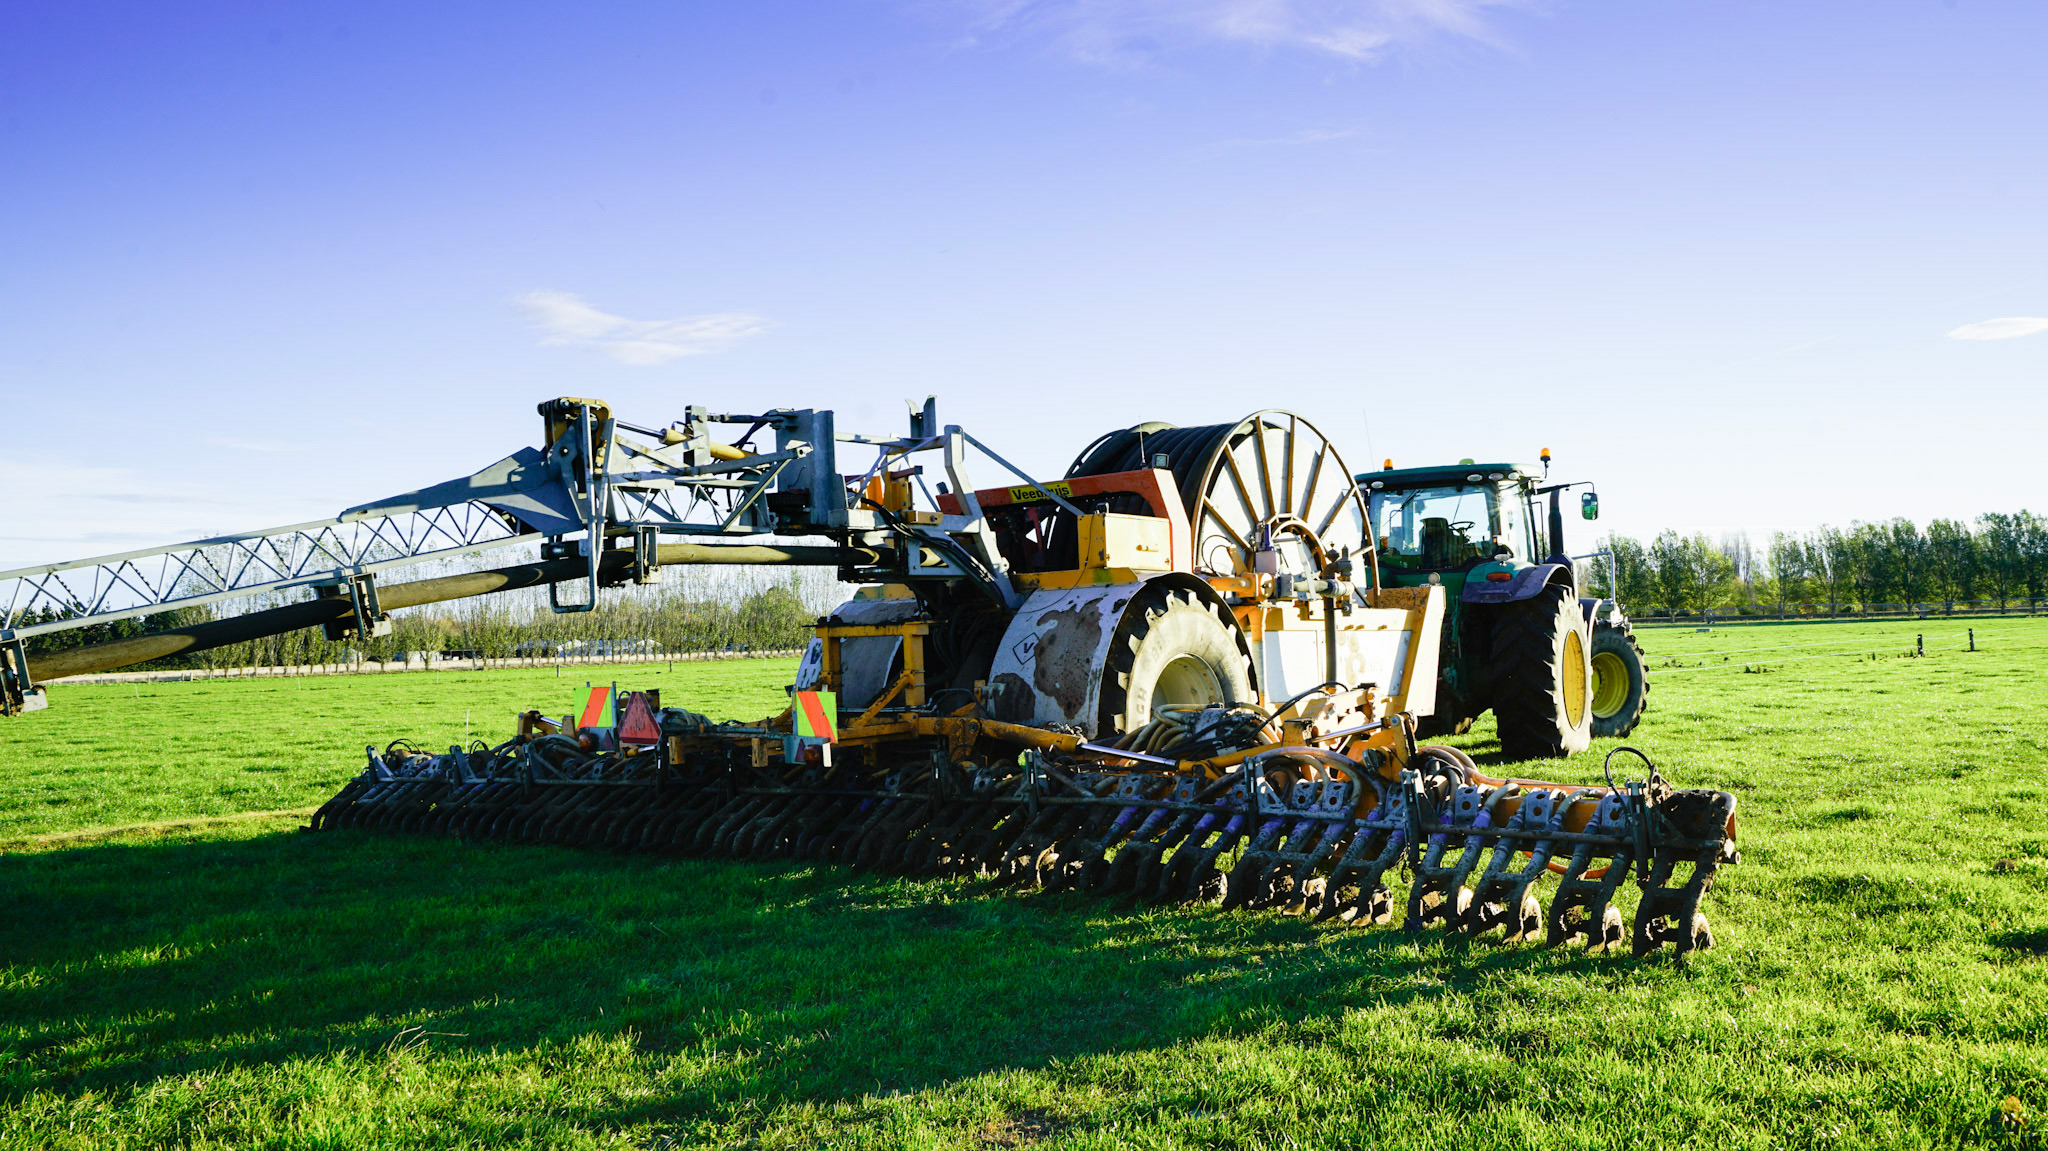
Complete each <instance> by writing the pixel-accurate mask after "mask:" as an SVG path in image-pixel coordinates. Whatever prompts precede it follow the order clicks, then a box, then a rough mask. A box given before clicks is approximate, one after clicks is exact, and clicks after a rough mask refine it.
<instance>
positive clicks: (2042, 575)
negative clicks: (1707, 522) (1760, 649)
mask: <svg viewBox="0 0 2048 1151" xmlns="http://www.w3.org/2000/svg"><path fill="white" fill-rule="evenodd" d="M1603 543H1604V548H1605V550H1607V551H1609V552H1612V553H1613V556H1614V563H1613V577H1612V579H1611V580H1610V577H1609V569H1608V565H1607V564H1606V563H1605V562H1603V561H1600V560H1590V561H1585V570H1584V573H1583V574H1584V576H1585V586H1587V587H1589V588H1590V589H1592V590H1593V591H1594V592H1595V593H1596V594H1598V595H1601V596H1606V597H1612V598H1616V599H1619V600H1620V601H1621V603H1622V604H1623V606H1624V607H1626V608H1628V609H1629V610H1632V611H1646V610H1649V609H1652V608H1665V609H1675V610H1681V611H1706V610H1715V609H1734V610H1743V609H1750V608H1773V609H1777V610H1781V611H1791V610H1795V609H1796V610H1799V611H1801V612H1802V613H1811V612H1814V611H1843V610H1858V609H1869V608H1871V607H1873V606H1875V605H1879V604H1905V605H1913V604H1920V605H1927V604H1950V603H1962V602H1974V603H1995V604H1997V605H1998V607H1999V608H2000V610H2004V609H2005V608H2007V607H2008V606H2009V605H2013V604H2015V603H2018V604H2022V605H2025V606H2029V607H2031V606H2032V605H2033V602H2034V601H2038V600H2040V599H2042V598H2043V597H2048V518H2044V517H2042V516H2037V515H2035V514H2034V513H2032V512H2030V511H2025V510H2021V511H2019V512H2015V513H2010V514H2007V513H2004V512H1991V513H1987V514H1985V515H1981V516H1978V517H1977V519H1976V521H1975V522H1974V523H1969V522H1964V521H1962V520H1950V519H1937V520H1934V521H1932V522H1930V523H1928V525H1927V526H1926V528H1925V529H1924V530H1923V529H1922V528H1921V527H1920V525H1919V524H1917V523H1915V522H1914V521H1912V520H1910V519H1905V518H1903V517H1901V518H1898V519H1892V520H1888V521H1884V522H1881V523H1862V522H1852V523H1851V524H1850V525H1849V526H1848V527H1847V528H1835V527H1826V526H1823V527H1820V528H1817V529H1815V530H1813V531H1807V532H1774V533H1772V535H1771V538H1770V540H1769V542H1768V543H1766V544H1764V545H1763V546H1762V547H1761V548H1759V547H1757V546H1755V545H1754V544H1753V543H1752V542H1751V540H1750V538H1749V536H1748V535H1747V533H1736V534H1733V535H1727V536H1722V537H1721V538H1720V539H1719V540H1718V541H1717V540H1715V539H1713V538H1711V537H1709V536H1708V535H1706V534H1705V533H1703V532H1696V533H1693V534H1691V535H1686V534H1683V533H1680V532H1676V531H1666V532H1663V533H1661V534H1659V535H1658V536H1657V537H1656V538H1655V539H1652V540H1650V541H1649V542H1648V543H1644V542H1642V541H1640V540H1636V539H1632V538H1630V537H1628V536H1622V535H1609V536H1608V537H1607V538H1606V540H1605V541H1603ZM1615 585H1619V586H1618V587H1617V586H1615Z"/></svg>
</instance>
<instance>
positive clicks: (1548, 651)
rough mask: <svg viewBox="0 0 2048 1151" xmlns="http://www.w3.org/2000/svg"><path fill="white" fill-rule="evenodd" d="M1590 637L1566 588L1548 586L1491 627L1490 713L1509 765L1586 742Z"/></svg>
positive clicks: (1506, 609)
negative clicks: (1512, 760) (1511, 762)
mask: <svg viewBox="0 0 2048 1151" xmlns="http://www.w3.org/2000/svg"><path fill="white" fill-rule="evenodd" d="M1592 650H1593V637H1592V635H1591V631H1590V629H1589V628H1588V627H1587V626H1586V617H1585V614H1584V613H1583V612H1581V611H1580V610H1579V601H1578V599H1577V598H1575V597H1574V596H1572V595H1571V589H1570V588H1566V587H1563V586H1560V585H1557V584H1552V585H1550V586H1549V587H1546V588H1544V589H1543V590H1542V591H1540V592H1537V593H1536V594H1535V595H1534V596H1531V597H1530V598H1528V599H1525V600H1517V601H1516V602H1514V603H1510V604H1506V605H1503V607H1502V608H1501V610H1500V613H1499V614H1498V615H1497V616H1495V618H1494V621H1493V676H1494V687H1493V714H1494V719H1495V721H1496V722H1497V723H1498V725H1499V729H1500V749H1501V752H1502V754H1504V755H1506V756H1507V757H1508V758H1509V759H1558V758H1562V757H1564V756H1567V755H1570V754H1572V753H1573V752H1578V751H1584V750H1586V747H1587V746H1588V745H1589V744H1590V743H1591V742H1592V740H1593V660H1592Z"/></svg>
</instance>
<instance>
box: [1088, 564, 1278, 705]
mask: <svg viewBox="0 0 2048 1151" xmlns="http://www.w3.org/2000/svg"><path fill="white" fill-rule="evenodd" d="M1257 699H1258V695H1257V693H1256V691H1255V690H1254V689H1253V685H1252V660H1251V652H1250V651H1249V649H1248V648H1247V647H1246V646H1245V643H1244V638H1243V635H1242V634H1241V633H1240V632H1239V630H1238V628H1237V626H1236V624H1235V623H1234V622H1227V621H1226V616H1225V612H1224V609H1223V608H1222V607H1221V606H1219V605H1217V604H1215V603H1212V602H1211V601H1209V600H1207V599H1205V598H1203V597H1202V596H1200V595H1198V594H1196V593H1195V592H1193V591H1191V590H1188V589H1184V588H1175V587H1170V586H1162V585H1160V584H1157V583H1154V584H1151V585H1148V586H1147V587H1146V588H1145V590H1144V591H1142V592H1140V593H1138V595H1137V597H1136V598H1135V599H1133V600H1132V602H1131V606H1130V607H1129V608H1128V609H1126V610H1125V612H1124V616H1123V620H1122V622H1121V623H1119V624H1118V625H1117V634H1116V635H1115V636H1114V637H1113V638H1112V639H1111V640H1110V644H1109V666H1107V667H1106V668H1104V669H1103V676H1102V692H1101V700H1102V708H1101V713H1100V715H1101V718H1100V720H1099V722H1098V724H1097V727H1096V731H1097V733H1098V734H1100V735H1103V736H1108V735H1112V734H1115V733H1118V732H1125V731H1135V730H1137V729H1138V728H1140V727H1143V726H1144V725H1145V724H1146V723H1147V722H1148V721H1149V720H1150V719H1151V718H1152V711H1153V709H1154V708H1156V707H1159V706H1162V705H1166V704H1209V703H1250V702H1255V701H1256V700H1257Z"/></svg>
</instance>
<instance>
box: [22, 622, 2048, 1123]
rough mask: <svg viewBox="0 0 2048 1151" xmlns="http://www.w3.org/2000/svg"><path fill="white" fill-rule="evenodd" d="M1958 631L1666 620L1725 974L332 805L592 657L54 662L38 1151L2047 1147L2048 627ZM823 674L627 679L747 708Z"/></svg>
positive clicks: (1704, 966) (770, 705)
mask: <svg viewBox="0 0 2048 1151" xmlns="http://www.w3.org/2000/svg"><path fill="white" fill-rule="evenodd" d="M1962 633H1963V625H1952V624H1944V623H1940V622H1937V621H1928V622H1925V623H1919V624H1910V623H1906V624H1875V625H1863V624H1834V625H1803V626H1802V625H1795V626H1773V627H1736V628H1723V629H1717V630H1715V631H1714V632H1712V633H1710V634H1696V633H1694V632H1692V631H1690V630H1655V631H1648V632H1645V633H1644V635H1643V639H1644V646H1645V647H1646V648H1647V649H1648V650H1649V652H1650V657H1651V664H1652V666H1653V667H1655V668H1657V669H1658V670H1657V671H1656V672H1655V674H1654V676H1653V690H1652V693H1651V705H1652V708H1653V711H1652V713H1651V715H1650V717H1649V718H1648V719H1647V720H1646V721H1645V723H1644V724H1643V726H1642V728H1641V729H1639V731H1638V732H1637V733H1636V735H1635V736H1634V737H1632V738H1631V740H1630V742H1631V743H1633V744H1635V745H1637V746H1640V747H1642V748H1644V749H1645V750H1647V751H1648V752H1649V753H1650V754H1651V755H1652V756H1653V757H1654V758H1655V759H1656V760H1657V761H1658V762H1659V764H1661V765H1662V766H1663V767H1664V768H1665V770H1666V772H1667V774H1668V775H1670V776H1671V777H1672V778H1673V780H1674V781H1675V782H1676V783H1678V785H1679V786H1701V785H1712V786H1718V787H1722V788H1726V789H1728V790H1731V791H1733V792H1735V793H1736V794H1737V795H1738V796H1739V797H1740V799H1741V803H1742V809H1741V813H1740V819H1741V827H1742V833H1743V853H1744V863H1743V864H1742V866H1740V867H1737V868H1734V869H1731V870H1728V871H1725V872H1724V873H1723V876H1724V878H1723V881H1722V883H1721V885H1720V887H1719V889H1718V890H1717V891H1716V892H1715V893H1714V894H1713V895H1712V896H1710V897H1709V900H1708V903H1707V911H1708V914H1709V915H1710V916H1712V918H1713V920H1714V924H1715V928H1716V932H1717V935H1718V942H1719V946H1717V947H1716V948H1715V949H1714V950H1712V951H1710V952H1707V953H1704V954H1702V955H1700V956H1699V957H1697V958H1696V959H1695V961H1694V962H1693V963H1691V964H1690V965H1689V966H1687V967H1685V968H1683V969H1681V968H1678V967H1676V966H1674V965H1673V964H1671V963H1670V962H1668V961H1665V960H1655V961H1644V962H1639V961H1636V960H1633V959H1630V958H1627V957H1605V956H1600V957H1595V956H1587V955H1584V954H1582V953H1579V952H1576V951H1548V950H1544V949H1541V948H1538V947H1533V946H1524V945H1507V944H1501V943H1498V942H1481V943H1473V944H1468V943H1465V942H1462V941H1457V940H1448V939H1445V938H1443V937H1441V936H1439V935H1435V934H1426V935H1423V936H1421V937H1419V938H1409V937H1406V936H1403V935H1402V934H1401V933H1399V932H1398V931H1393V930H1388V929H1384V928H1379V929H1370V930H1359V929H1352V928H1346V927H1317V926H1313V925H1309V924H1306V923H1303V922H1301V921H1300V920H1297V919H1290V918H1286V917H1282V916H1277V915H1273V914H1268V913H1256V914H1243V913H1232V914H1222V913H1218V912H1216V911H1215V910H1214V909H1212V908H1193V909H1175V910H1154V909H1136V910H1133V909H1128V908H1124V907H1122V906H1119V905H1117V904H1115V903H1111V902H1108V901H1104V900H1098V899H1094V898H1091V897H1088V896H1059V897H1049V896H1045V895H1041V894H1031V893H1018V892H1014V891H996V890H993V889H991V888H990V887H988V886H987V885H985V884H983V883H981V882H978V881H965V880H954V881H917V882H913V881H905V880H900V879H894V878H888V877H881V876H876V875H872V874H855V873H850V872H844V871H839V870H834V869H824V868H818V867H813V866H807V865H796V864H789V865H757V864H727V863H716V862H703V861H696V860H670V859H659V858H621V857H613V856H608V855H602V854H595V853H586V852H576V851H569V850H561V849H552V848H533V847H517V846H499V845H485V844H464V843H458V842H444V841H427V840H406V839H398V838H380V837H374V836H370V835H363V834H354V833H337V834H332V835H305V834H300V833H298V832H296V831H295V830H294V828H295V826H296V824H297V823H298V822H300V821H301V820H302V818H303V817H302V816H300V815H295V814H292V812H293V811H294V810H297V809H303V808H305V807H307V806H308V805H311V804H314V803H316V802H318V801H319V800H320V799H321V798H323V797H324V796H325V795H326V794H327V793H329V792H331V791H333V790H334V789H335V788H337V787H338V786H339V785H340V784H341V783H342V782H343V780H345V779H346V778H347V777H348V776H349V775H351V774H353V773H354V772H355V771H356V770H357V766H358V764H359V763H360V762H361V755H362V752H361V749H362V746H363V744H365V743H367V742H371V741H376V742H379V743H380V744H381V743H382V742H383V741H384V740H387V739H389V738H391V737H394V736H400V735H404V736H411V737H413V738H415V739H418V740H420V741H421V742H422V743H429V742H431V743H440V744H445V743H447V742H450V741H453V740H456V739H459V738H461V736H462V735H463V732H464V730H465V725H467V726H468V728H469V729H470V730H472V731H474V732H476V733H478V734H483V735H487V736H489V737H491V738H499V737H501V736H502V734H503V733H504V732H505V730H506V728H507V726H508V723H509V720H510V716H511V715H512V713H514V712H515V711H517V710H519V709H521V708H524V707H527V706H536V705H538V706H542V707H544V708H546V709H547V710H550V711H557V712H559V711H564V710H568V709H569V708H570V707H572V706H573V704H574V702H575V700H576V697H578V696H580V695H581V693H582V687H583V682H584V680H585V679H586V678H589V677H588V675H587V674H583V673H578V674H576V675H574V676H573V677H565V678H563V679H560V680H557V679H555V678H554V677H553V675H552V673H550V672H544V671H543V672H485V673H448V674H444V675H443V676H441V677H439V678H436V677H434V676H432V675H418V674H416V675H406V676H391V677H378V678H364V679H347V678H333V679H306V680H286V681H254V682H238V683H193V684H161V685H154V686H151V685H143V686H140V687H128V686H118V687H116V686H108V687H80V688H62V687H60V688H57V689H54V690H53V691H52V696H53V704H52V708H51V710H50V711H48V712H44V713H39V714H35V715H31V716H28V717H24V718H21V719H17V720H11V721H6V722H4V723H0V850H4V854H0V1148H87V1147H91V1148H118V1147H214V1146H223V1147H225V1146H236V1147H295V1148H297V1147H394V1146H405V1147H499V1146H535V1147H650V1148H654V1147H684V1146H741V1147H761V1148H771V1147H772V1148H784V1147H793V1148H814V1147H842V1146H864V1147H904V1146H907V1147H991V1148H1005V1147H1020V1146H1027V1145H1036V1146H1043V1147H1048V1148H1051V1147H1063V1148H1064V1147H1075V1148H1079V1147H1187V1148H1197V1147H1199V1148H1209V1147H1244V1148H1269V1147H1271V1148H1279V1147H1328V1148H1340V1147H1341V1148H1352V1147H1368V1146H1371V1147H1390V1148H1391V1147H1444V1148H1453V1147H1455V1148H1480V1147H1503V1148H1507V1147H1601V1148H1604V1147H1665V1146H1670V1147H1680V1146H1694V1147H1711V1148H1723V1147H1756V1148H1763V1147H1804V1146H1829V1147H1865V1146H1886V1147H1889V1146H1899V1147H1946V1146H1965V1145H1967V1146H1980V1145H1994V1146H2007V1145H2013V1146H2031V1145H2038V1144H2040V1143H2042V1142H2043V1139H2042V1137H2041V1135H2040V1132H2041V1129H2042V1128H2044V1127H2048V1047H2044V1039H2048V906H2044V895H2048V686H2044V678H2043V675H2042V672H2043V671H2044V670H2048V621H2043V622H2033V621H2026V620H2004V621H1979V622H1978V624H1977V634H1978V638H1979V646H1980V648H1981V649H1982V650H1979V651H1977V652H1974V653H1970V652H1965V651H1962V650H1961V646H1962ZM1915 634H1924V635H1925V636H1926V637H1927V645H1926V646H1927V653H1928V654H1927V655H1926V656H1925V658H1911V657H1907V656H1904V655H1903V654H1902V653H1905V652H1908V651H1911V650H1912V649H1913V647H1914V636H1915ZM791 670H792V666H791V663H790V662H788V661H781V662H774V663H769V662H761V663H747V662H741V663H729V664H716V665H709V666H706V665H686V666H684V667H679V668H678V669H677V670H676V671H674V672H669V671H668V670H666V668H662V667H655V668H650V669H644V670H635V669H627V668H620V669H616V671H615V672H614V670H613V669H603V674H604V678H605V679H607V680H609V679H612V678H617V679H618V680H619V681H620V682H621V683H622V684H630V685H633V686H650V685H651V686H659V687H661V688H663V695H664V700H665V702H670V703H683V704H686V705H688V706H691V707H693V708H696V709H698V710H704V711H709V712H711V713H713V714H719V715H728V716H745V717H752V716H757V715H760V714H763V713H765V712H767V711H769V710H771V709H775V708H778V707H779V706H780V703H781V700H782V693H781V691H780V687H779V685H780V684H781V683H783V682H785V680H786V679H787V677H788V675H789V674H790V672H791ZM1457 742H1459V743H1461V744H1463V745H1464V746H1466V747H1467V748H1468V749H1469V750H1471V751H1472V752H1473V753H1474V754H1475V755H1477V756H1478V757H1479V758H1480V759H1481V761H1482V762H1489V761H1494V762H1497V760H1498V756H1497V754H1494V755H1489V753H1490V752H1492V751H1493V750H1494V745H1493V741H1492V738H1491V734H1490V731H1489V730H1488V728H1487V727H1486V721H1482V725H1481V727H1480V728H1479V729H1476V730H1475V731H1474V732H1473V733H1471V734H1470V735H1469V736H1466V737H1461V738H1460V739H1459V740H1458V741H1457ZM1600 750H1604V748H1603V747H1600V746H1597V745H1596V752H1597V751H1600ZM1542 770H1543V771H1544V773H1545V774H1549V775H1551V776H1553V777H1559V778H1563V779H1565V780H1588V781H1590V780H1592V779H1594V778H1596V777H1597V775H1598V773H1599V760H1598V756H1597V754H1596V755H1594V756H1586V757H1580V758H1578V759H1574V760H1571V761H1568V762H1566V763H1562V764H1551V765H1546V766H1545V768H1543V769H1542ZM249 813H254V814H249ZM2008 1099H2010V1100H2013V1101H2014V1102H2013V1103H2011V1104H2008V1103H2007V1102H2006V1101H2007V1100H2008Z"/></svg>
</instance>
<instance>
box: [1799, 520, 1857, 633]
mask: <svg viewBox="0 0 2048 1151" xmlns="http://www.w3.org/2000/svg"><path fill="white" fill-rule="evenodd" d="M1854 550H1855V549H1854V548H1852V547H1851V546H1850V544H1849V540H1848V537H1847V536H1846V535H1845V534H1844V533H1843V532H1842V531H1840V530H1839V529H1837V528H1832V527H1828V526H1827V525H1825V524H1823V525H1822V526H1821V527H1820V529H1819V530H1817V531H1815V532H1814V533H1813V534H1812V535H1810V536H1808V537H1807V541H1806V570H1807V571H1809V572H1812V573H1813V580H1814V584H1815V585H1816V586H1815V590H1816V591H1818V592H1820V593H1821V594H1823V595H1825V596H1826V597H1827V602H1828V610H1829V611H1830V612H1832V611H1834V610H1836V609H1837V608H1838V607H1839V606H1840V605H1841V604H1842V602H1843V601H1844V600H1845V599H1846V598H1847V593H1848V592H1849V590H1850V584H1849V568H1850V565H1851V564H1852V563H1853V561H1854V555H1853V552H1854Z"/></svg>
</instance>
